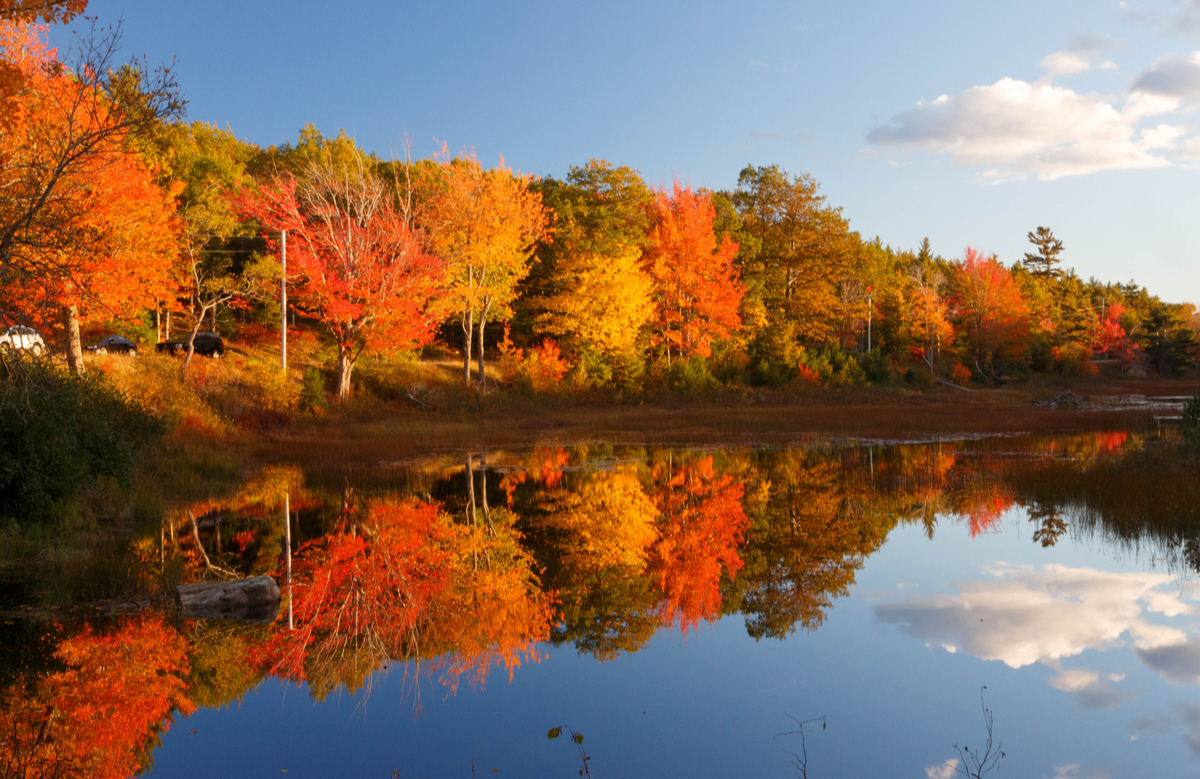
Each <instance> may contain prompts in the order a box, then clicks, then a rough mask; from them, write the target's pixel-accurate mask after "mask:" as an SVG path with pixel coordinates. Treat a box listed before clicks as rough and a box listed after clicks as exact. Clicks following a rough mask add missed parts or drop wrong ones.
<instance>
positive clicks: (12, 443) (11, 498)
mask: <svg viewBox="0 0 1200 779" xmlns="http://www.w3.org/2000/svg"><path fill="white" fill-rule="evenodd" d="M166 428H167V426H166V424H165V422H164V421H163V420H162V419H161V418H160V417H158V416H156V415H155V414H153V413H151V412H150V411H148V410H147V409H146V408H144V407H143V406H141V405H140V404H138V403H136V402H134V401H132V400H130V399H129V398H127V397H125V395H123V394H122V393H121V392H120V391H119V390H117V389H116V388H115V387H113V386H112V384H111V383H110V382H109V381H108V379H107V378H105V377H104V376H102V375H100V374H89V375H86V376H71V375H69V374H68V373H66V372H65V371H64V370H62V369H61V368H58V367H56V366H54V365H52V364H50V363H48V362H43V361H36V360H23V359H16V360H7V361H3V362H0V517H7V518H12V519H18V520H21V521H27V520H32V521H35V522H44V521H47V520H49V519H52V518H53V517H54V516H55V515H56V514H57V513H58V512H59V510H60V509H61V508H62V507H63V506H64V505H65V504H66V503H67V502H68V501H69V500H70V499H71V498H73V497H74V496H75V495H76V494H78V493H79V492H81V491H82V490H84V489H86V488H87V487H89V486H91V485H92V484H93V483H95V482H96V480H97V479H99V478H101V477H109V478H111V479H113V480H115V481H116V482H117V484H119V485H121V486H122V487H129V486H130V485H131V483H132V478H133V467H134V458H135V455H136V453H137V451H138V450H139V449H141V448H142V447H144V446H146V445H148V444H150V443H152V442H154V441H156V440H159V439H161V438H162V436H163V435H165V433H166Z"/></svg>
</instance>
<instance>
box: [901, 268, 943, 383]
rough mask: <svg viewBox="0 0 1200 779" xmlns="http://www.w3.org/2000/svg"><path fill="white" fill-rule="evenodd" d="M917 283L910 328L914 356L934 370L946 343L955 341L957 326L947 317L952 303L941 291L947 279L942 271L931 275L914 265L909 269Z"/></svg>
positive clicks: (931, 372) (914, 291) (911, 278)
mask: <svg viewBox="0 0 1200 779" xmlns="http://www.w3.org/2000/svg"><path fill="white" fill-rule="evenodd" d="M909 278H910V281H911V282H912V284H913V295H912V306H911V308H910V311H909V322H908V332H909V336H910V338H911V339H912V341H913V346H912V347H911V352H912V356H913V357H915V358H916V359H918V360H920V361H921V362H922V363H924V364H925V366H926V367H927V368H929V373H930V375H932V374H933V372H934V367H935V365H936V363H937V356H938V353H939V352H941V351H942V345H943V344H946V345H947V346H949V345H952V344H953V343H954V327H953V326H952V325H951V324H950V321H949V319H948V318H947V316H948V314H949V307H948V306H947V304H946V302H945V301H944V300H943V299H942V296H941V294H939V292H938V286H939V285H940V284H941V283H943V282H944V279H943V278H942V276H941V274H940V273H937V272H934V273H933V275H932V276H931V275H928V274H927V272H926V271H925V269H924V267H923V266H920V265H917V266H914V267H913V268H912V269H911V270H910V273H909Z"/></svg>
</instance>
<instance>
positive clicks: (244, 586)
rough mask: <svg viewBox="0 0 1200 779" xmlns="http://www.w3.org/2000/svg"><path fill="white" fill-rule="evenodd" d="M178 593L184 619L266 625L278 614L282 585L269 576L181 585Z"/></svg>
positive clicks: (177, 590)
mask: <svg viewBox="0 0 1200 779" xmlns="http://www.w3.org/2000/svg"><path fill="white" fill-rule="evenodd" d="M175 591H176V593H177V594H178V597H179V606H180V609H181V610H182V615H183V618H184V619H229V620H237V621H239V622H263V623H266V622H273V621H274V620H275V616H276V615H277V614H278V613H279V585H277V584H276V583H275V580H274V579H272V578H271V577H270V576H254V577H251V578H249V579H234V580H233V581H227V582H204V583H203V584H181V585H179V586H178V587H177V588H176V589H175Z"/></svg>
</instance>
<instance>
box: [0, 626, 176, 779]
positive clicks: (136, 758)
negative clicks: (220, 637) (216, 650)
mask: <svg viewBox="0 0 1200 779" xmlns="http://www.w3.org/2000/svg"><path fill="white" fill-rule="evenodd" d="M56 656H57V659H58V660H60V661H61V662H62V663H63V664H64V665H65V666H66V668H65V670H62V671H57V672H54V673H51V674H49V675H47V676H46V677H44V678H42V679H40V680H38V681H37V682H36V684H33V683H31V684H16V685H14V686H13V687H11V688H10V689H8V690H7V691H5V692H4V693H3V694H2V695H0V732H2V733H3V734H4V737H3V739H0V771H2V772H3V775H4V776H6V777H20V779H34V778H35V777H58V776H87V777H94V779H125V777H128V776H132V775H133V774H135V773H141V772H142V771H144V770H146V769H147V768H149V765H148V759H147V758H148V753H149V750H150V749H151V748H153V747H154V746H155V744H156V742H157V734H158V733H159V732H161V731H163V730H166V729H167V728H168V727H170V724H171V715H172V714H173V713H174V712H175V711H181V712H183V713H184V714H189V713H191V711H192V710H193V709H194V708H195V707H194V706H193V705H192V703H191V702H190V701H189V700H188V699H187V697H186V696H185V693H186V691H187V684H186V683H185V682H184V681H183V677H184V676H185V675H186V674H187V672H188V665H189V663H188V647H187V642H186V641H185V640H184V638H183V636H181V635H180V634H179V632H178V631H176V630H175V629H174V628H173V627H171V626H170V625H169V624H167V623H166V622H165V621H164V620H162V619H160V618H156V617H147V618H145V619H140V620H133V621H130V622H126V623H124V624H122V625H120V626H118V627H115V628H113V629H111V630H106V631H104V632H100V631H97V630H93V629H91V628H88V627H84V629H83V630H82V631H80V632H79V633H77V634H75V635H73V636H71V637H69V638H66V639H64V640H63V641H62V642H61V643H60V644H59V645H58V649H57V651H56Z"/></svg>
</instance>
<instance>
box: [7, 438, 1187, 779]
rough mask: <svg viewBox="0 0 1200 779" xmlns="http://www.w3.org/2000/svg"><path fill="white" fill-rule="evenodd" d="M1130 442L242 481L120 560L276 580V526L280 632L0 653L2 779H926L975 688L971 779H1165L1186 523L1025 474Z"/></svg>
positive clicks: (467, 457)
mask: <svg viewBox="0 0 1200 779" xmlns="http://www.w3.org/2000/svg"><path fill="white" fill-rule="evenodd" d="M1137 445H1139V441H1138V440H1137V436H1135V435H1132V434H1126V433H1122V432H1110V433H1101V434H1087V435H1073V436H1062V437H1057V438H1049V437H1022V436H1016V437H1003V438H982V439H978V440H971V441H957V442H914V443H909V444H872V443H864V442H844V443H830V442H817V441H814V442H811V443H808V444H805V445H800V446H796V447H793V448H776V449H754V448H743V449H679V448H635V447H618V446H603V445H600V446H586V447H583V446H580V447H560V446H546V447H539V448H535V449H532V450H525V451H474V452H471V453H467V452H462V453H461V454H460V455H455V456H447V457H442V458H440V459H436V460H430V461H427V462H419V463H404V464H384V465H372V466H356V467H352V468H339V469H335V470H328V471H320V472H308V473H305V472H302V471H300V470H299V469H296V468H288V467H277V468H272V469H269V470H268V471H267V472H266V473H264V474H263V475H262V476H261V477H260V478H258V479H256V480H255V481H254V482H252V483H248V484H247V485H245V488H244V489H243V491H242V492H240V493H239V494H236V495H228V496H220V497H214V498H213V499H212V500H210V501H207V502H205V503H204V504H199V505H194V506H186V507H178V508H177V509H176V510H173V511H172V512H171V513H170V515H169V516H168V517H167V520H166V522H165V524H164V528H163V531H162V534H161V536H160V537H158V538H151V539H145V540H143V541H142V542H140V543H139V544H137V545H135V547H134V549H133V550H132V553H133V554H135V555H139V556H140V557H141V558H142V559H143V560H144V561H145V563H146V565H148V566H150V567H151V568H153V567H154V566H156V565H157V566H162V567H167V568H171V567H172V566H174V569H173V570H177V571H179V572H181V574H182V575H183V576H185V577H186V578H197V579H198V578H204V577H207V578H218V577H219V574H216V573H213V572H208V573H206V568H207V566H206V564H205V562H204V559H203V555H202V554H201V551H202V549H201V548H203V552H204V554H206V555H207V556H208V557H209V565H211V566H215V567H217V568H220V569H225V570H228V571H230V572H232V573H231V574H229V575H232V574H233V573H236V574H237V575H256V574H261V573H269V574H271V575H274V576H276V577H277V578H279V580H280V581H281V582H283V581H284V580H285V579H286V566H287V550H288V538H287V537H288V532H287V531H289V530H290V535H291V541H290V544H291V565H292V582H293V584H292V588H291V600H290V614H289V607H288V605H286V604H285V606H284V608H283V609H282V611H281V613H280V615H279V617H278V618H277V619H276V620H275V621H274V622H273V623H271V624H269V625H256V624H244V623H232V622H218V621H182V622H180V621H173V620H170V619H167V618H162V617H157V616H143V617H137V618H132V619H128V620H122V621H118V622H116V623H115V624H106V625H102V626H92V627H84V626H81V625H72V626H71V627H65V626H64V627H58V626H43V627H25V628H20V629H19V630H18V628H12V629H11V630H10V635H11V638H10V639H8V642H9V643H10V644H11V645H12V646H13V647H15V646H17V645H18V644H19V646H20V647H21V648H20V651H19V653H20V655H21V660H20V662H19V663H14V662H9V663H8V666H13V667H14V668H19V669H20V670H19V672H15V671H12V670H6V671H5V675H4V677H3V679H0V681H2V682H3V683H4V684H6V685H8V691H7V693H5V698H4V699H3V700H4V704H5V707H6V708H5V710H4V712H3V716H4V720H5V722H4V729H5V730H4V732H5V735H4V736H3V738H2V739H0V750H3V751H4V752H5V754H4V755H3V758H4V759H5V760H6V761H7V765H8V766H9V768H8V769H7V770H8V773H7V774H5V775H19V776H37V775H56V773H55V772H58V774H61V775H88V776H125V775H127V774H128V773H129V772H130V771H131V770H134V769H135V768H136V767H138V766H141V767H142V768H143V770H148V771H149V773H150V774H151V775H152V776H154V777H156V779H159V778H164V777H217V776H247V777H249V776H254V777H263V776H284V775H285V772H286V776H287V777H289V778H292V777H324V776H366V777H371V776H374V777H380V778H381V779H386V777H391V776H398V777H405V778H406V779H407V778H408V777H471V776H485V775H492V774H493V773H499V775H515V776H564V777H565V776H576V775H578V774H577V772H578V771H579V769H580V768H581V767H582V766H583V762H582V761H583V757H584V756H585V755H586V757H587V760H588V762H587V769H588V771H589V772H590V775H591V776H594V777H629V778H632V777H671V776H679V777H683V776H688V777H694V776H705V777H744V776H763V777H788V776H796V775H799V774H800V773H801V772H800V771H799V769H798V767H797V761H798V760H799V761H804V760H807V764H806V766H805V770H806V772H807V776H809V777H862V776H897V777H902V776H910V777H916V778H918V779H921V778H923V777H948V776H951V775H954V768H955V764H954V763H953V762H952V761H954V760H955V759H957V758H960V755H959V753H958V752H957V751H956V749H955V745H956V744H957V745H960V746H966V747H970V748H971V749H972V750H978V751H980V752H982V751H983V749H984V748H985V747H986V743H987V737H988V732H987V729H986V726H985V720H984V716H983V713H982V711H981V688H983V687H986V690H985V691H982V696H983V703H985V704H986V706H987V708H988V709H990V710H991V711H992V712H993V715H994V724H993V727H992V735H993V739H994V742H995V745H996V748H998V749H1002V750H1003V751H1004V753H1005V758H1004V760H1003V762H1002V763H1001V767H1000V775H1002V776H1005V775H1007V776H1018V777H1047V778H1052V777H1053V778H1057V777H1061V778H1063V779H1066V778H1067V777H1072V778H1074V777H1101V776H1103V777H1125V776H1128V777H1146V776H1190V775H1193V774H1197V773H1200V691H1198V690H1197V689H1196V687H1197V685H1200V618H1198V616H1197V615H1198V603H1200V598H1198V595H1197V591H1196V587H1195V584H1194V582H1195V576H1196V575H1195V573H1194V571H1193V568H1194V567H1195V566H1194V563H1190V562H1189V560H1191V561H1194V560H1197V559H1200V554H1197V553H1196V551H1197V549H1200V533H1198V532H1197V531H1200V525H1195V523H1194V522H1193V523H1191V524H1189V522H1183V521H1179V520H1177V519H1175V518H1171V517H1164V518H1163V521H1161V522H1148V523H1146V524H1145V526H1144V527H1142V526H1139V527H1137V528H1134V529H1132V530H1131V529H1130V528H1129V527H1128V526H1127V525H1122V526H1121V527H1120V528H1119V529H1118V527H1117V526H1116V525H1114V524H1112V523H1111V522H1109V518H1108V517H1106V515H1105V513H1104V510H1103V507H1099V508H1097V507H1095V506H1092V507H1091V508H1090V509H1087V508H1085V507H1083V506H1082V505H1081V504H1079V503H1078V502H1073V501H1071V500H1062V499H1061V498H1060V497H1059V498H1055V500H1049V499H1045V498H1043V497H1041V495H1043V494H1045V485H1044V479H1043V480H1039V479H1038V478H1037V474H1038V472H1039V469H1041V468H1044V467H1047V466H1048V465H1050V464H1057V465H1058V466H1059V467H1061V466H1062V464H1063V463H1068V464H1073V465H1077V466H1078V467H1086V465H1087V464H1088V463H1089V462H1090V461H1091V460H1092V458H1095V457H1097V456H1098V455H1102V454H1105V453H1108V452H1112V451H1117V450H1120V449H1122V448H1127V447H1133V446H1137ZM285 494H286V496H287V501H288V505H289V507H290V509H291V512H292V513H291V525H290V528H288V527H286V526H285V520H284V496H285ZM1149 508H1150V509H1153V507H1149ZM1150 513H1151V514H1153V511H1151V512H1150ZM193 517H194V518H195V530H196V532H195V534H194V535H193V531H192V524H193V522H192V518H193ZM197 539H199V544H197ZM285 589H286V586H285ZM289 616H290V619H291V624H292V628H291V629H289ZM22 631H24V632H22ZM15 651H16V650H14V649H12V648H11V647H10V649H9V650H6V652H5V655H6V657H9V656H11V655H13V654H14V652H15ZM9 659H10V660H11V657H9ZM6 667H7V666H6ZM822 717H823V718H824V719H823V720H820V719H818V718H822ZM798 721H807V724H806V725H805V726H804V729H803V734H801V733H799V732H796V731H798V727H797V722H798ZM822 724H824V727H822ZM556 726H561V727H563V728H565V730H564V735H563V737H561V738H558V739H556V740H550V739H548V738H547V731H548V730H550V728H552V727H556ZM164 728H166V729H165V730H164ZM572 732H578V733H580V734H582V735H583V737H584V740H583V743H582V752H581V751H580V750H579V749H577V747H576V746H575V745H574V744H573V743H571V742H570V740H569V739H570V734H571V733H572ZM1001 743H1002V746H1000V744H1001ZM959 765H961V763H960V764H959Z"/></svg>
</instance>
